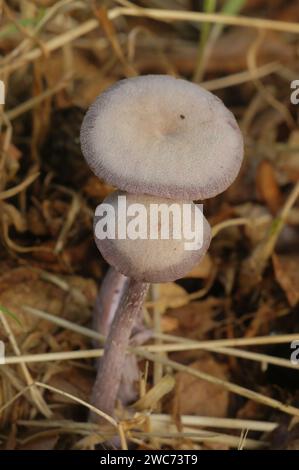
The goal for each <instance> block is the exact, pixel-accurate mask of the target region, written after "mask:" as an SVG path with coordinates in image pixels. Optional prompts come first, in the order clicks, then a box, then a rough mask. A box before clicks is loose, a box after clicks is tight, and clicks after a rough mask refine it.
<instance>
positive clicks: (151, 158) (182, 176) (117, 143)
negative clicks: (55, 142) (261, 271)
mask: <svg viewBox="0 0 299 470" xmlns="http://www.w3.org/2000/svg"><path fill="white" fill-rule="evenodd" d="M80 138H81V146H82V152H83V154H84V156H85V158H86V160H87V163H88V165H89V166H90V168H91V169H92V170H93V171H94V173H95V174H96V175H97V176H98V177H100V178H103V179H104V180H105V181H106V182H107V183H110V184H112V185H113V186H116V187H118V188H120V189H122V190H125V191H128V192H130V193H137V194H150V195H153V196H161V197H167V198H171V199H182V200H197V199H206V198H209V197H213V196H215V195H217V194H219V193H221V192H222V191H224V190H225V189H226V188H228V187H229V186H230V185H231V183H232V182H233V181H234V179H235V178H236V176H237V174H238V172H239V170H240V166H241V163H242V159H243V139H242V135H241V132H240V129H239V127H238V124H237V122H236V120H235V118H234V116H233V114H232V113H231V112H230V111H229V110H228V109H227V108H226V107H225V106H224V104H223V103H222V101H221V100H220V99H219V98H217V97H216V96H215V95H213V94H212V93H210V92H208V91H206V90H204V89H203V88H201V87H199V86H198V85H195V84H193V83H190V82H188V81H186V80H181V79H176V78H173V77H170V76H167V75H146V76H140V77H134V78H129V79H125V80H121V81H120V82H118V83H117V84H116V85H114V86H112V87H111V88H109V89H108V90H107V91H105V92H104V93H102V94H101V95H100V96H99V97H98V98H97V99H96V101H95V102H94V103H93V104H92V105H91V107H90V108H89V110H88V111H87V114H86V116H85V118H84V120H83V124H82V128H81V137H80Z"/></svg>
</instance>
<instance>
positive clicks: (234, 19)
mask: <svg viewBox="0 0 299 470" xmlns="http://www.w3.org/2000/svg"><path fill="white" fill-rule="evenodd" d="M119 16H136V17H144V18H153V19H155V20H160V21H165V20H172V21H193V22H198V23H206V22H209V23H215V24H224V25H230V26H244V27H247V28H258V29H270V30H272V31H281V32H286V33H287V32H288V33H295V34H299V25H298V23H290V22H286V21H277V20H268V19H263V18H250V17H245V16H232V15H223V14H219V13H200V12H193V11H177V10H164V9H161V10H158V9H155V8H139V7H138V8H136V7H135V8H122V7H119V8H114V9H113V10H110V12H109V17H110V18H111V19H114V18H118V17H119Z"/></svg>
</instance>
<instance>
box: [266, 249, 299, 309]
mask: <svg viewBox="0 0 299 470" xmlns="http://www.w3.org/2000/svg"><path fill="white" fill-rule="evenodd" d="M272 262H273V267H274V273H275V278H276V280H277V282H278V284H279V285H280V287H281V288H282V289H283V291H284V293H285V295H286V297H287V299H288V302H289V304H290V305H291V307H294V306H295V305H296V304H297V303H298V302H299V256H298V255H291V256H288V255H275V254H274V255H273V256H272Z"/></svg>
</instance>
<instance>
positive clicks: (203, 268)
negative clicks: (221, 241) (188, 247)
mask: <svg viewBox="0 0 299 470" xmlns="http://www.w3.org/2000/svg"><path fill="white" fill-rule="evenodd" d="M212 269H213V260H212V258H211V256H210V255H209V254H208V253H207V254H206V255H205V257H204V258H203V259H202V260H201V262H200V263H199V264H197V265H196V266H194V268H193V269H192V271H190V272H189V273H188V274H186V276H185V277H194V278H198V279H207V278H208V277H209V276H210V274H211V272H212Z"/></svg>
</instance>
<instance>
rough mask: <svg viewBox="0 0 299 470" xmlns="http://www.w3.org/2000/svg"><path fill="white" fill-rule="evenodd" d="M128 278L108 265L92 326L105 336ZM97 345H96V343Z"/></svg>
mask: <svg viewBox="0 0 299 470" xmlns="http://www.w3.org/2000/svg"><path fill="white" fill-rule="evenodd" d="M127 281H128V278H127V277H126V276H124V275H123V274H121V273H120V272H118V271H116V269H115V268H114V267H112V266H111V267H110V268H109V269H108V272H107V274H106V276H105V278H104V280H103V282H102V285H101V288H100V291H99V293H98V296H97V299H96V304H95V307H94V312H93V328H94V330H95V331H97V332H98V333H100V334H101V335H104V336H107V335H108V333H109V330H110V326H111V324H112V322H113V319H114V315H115V312H116V310H117V308H118V306H119V303H120V300H121V298H122V296H123V293H124V290H125V286H126V284H127ZM96 346H97V345H96Z"/></svg>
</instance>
